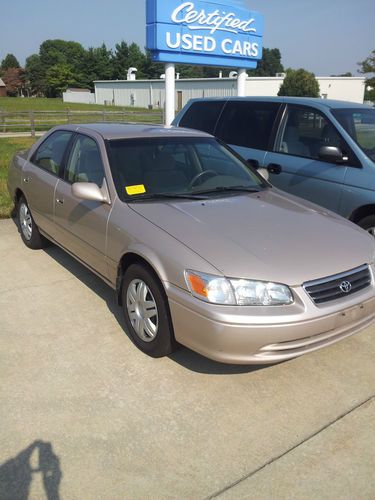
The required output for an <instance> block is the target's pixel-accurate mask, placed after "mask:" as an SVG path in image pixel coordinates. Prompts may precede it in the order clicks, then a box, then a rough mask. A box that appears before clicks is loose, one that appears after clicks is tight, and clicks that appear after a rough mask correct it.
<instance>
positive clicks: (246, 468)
mask: <svg viewBox="0 0 375 500" xmlns="http://www.w3.org/2000/svg"><path fill="white" fill-rule="evenodd" d="M374 360H375V325H374V326H372V327H370V328H368V329H366V330H364V331H362V332H361V333H359V334H357V335H355V336H352V337H350V338H347V339H345V340H343V341H341V342H339V343H338V344H336V345H333V346H331V347H328V348H325V349H323V350H320V351H317V352H314V353H312V354H309V355H306V356H303V357H301V358H298V359H295V360H293V361H289V362H287V363H283V364H279V365H275V366H269V367H262V368H261V367H248V366H228V365H222V364H219V363H215V362H213V361H209V360H207V359H205V358H203V357H201V356H199V355H198V354H195V353H193V352H192V351H190V350H188V349H185V348H181V349H180V350H179V351H178V352H176V353H175V354H173V355H172V356H170V357H167V358H163V359H151V358H149V357H147V356H145V355H144V354H142V353H141V352H140V351H138V350H137V349H136V347H134V346H133V344H132V343H131V341H130V340H129V338H128V337H127V335H126V333H125V332H124V323H123V320H122V312H121V309H120V307H118V306H117V303H116V298H115V294H114V292H113V291H112V290H111V289H110V288H108V287H107V286H106V285H105V284H104V283H102V282H101V281H100V279H99V278H97V277H96V276H94V275H93V274H92V273H90V272H89V271H87V270H86V269H85V268H84V267H83V266H82V265H80V264H79V263H77V262H76V261H75V260H74V259H73V258H71V257H70V256H69V255H67V254H66V253H64V252H63V251H62V250H60V249H59V248H57V247H55V246H50V247H48V248H46V249H45V250H39V251H32V250H29V249H27V248H26V247H25V246H24V245H23V244H22V242H21V239H20V236H19V234H18V231H17V227H16V225H15V223H14V222H13V221H12V220H6V221H0V380H1V384H0V422H1V425H0V443H1V446H0V498H28V497H29V498H47V497H48V498H58V497H61V498H64V499H81V498H85V499H97V498H103V499H107V498H108V499H122V498H132V499H137V498H140V499H141V498H142V499H145V498H152V499H155V498H156V499H157V498H189V499H190V498H192V499H193V498H194V499H197V498H202V499H203V498H211V497H217V498H223V499H224V498H233V499H234V498H236V499H238V498H298V499H300V498H348V499H349V498H350V499H352V498H374V497H375V474H374V472H373V471H374V469H375V398H374V396H375V362H374ZM22 494H23V495H24V496H23V497H22V496H21V495H22ZM25 495H26V496H25ZM27 495H28V497H27ZM48 495H49V496H48ZM53 495H55V496H53Z"/></svg>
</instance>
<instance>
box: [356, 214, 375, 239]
mask: <svg viewBox="0 0 375 500" xmlns="http://www.w3.org/2000/svg"><path fill="white" fill-rule="evenodd" d="M357 224H358V226H360V227H362V228H363V229H365V230H366V231H367V232H368V233H370V234H371V235H372V236H374V237H375V215H368V216H367V217H364V218H363V219H361V220H360V221H359V222H358V223H357Z"/></svg>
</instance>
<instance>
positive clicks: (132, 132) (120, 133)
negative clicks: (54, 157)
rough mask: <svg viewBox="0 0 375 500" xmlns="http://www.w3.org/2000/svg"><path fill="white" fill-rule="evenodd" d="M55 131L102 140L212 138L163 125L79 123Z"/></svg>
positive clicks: (62, 126) (198, 132)
mask: <svg viewBox="0 0 375 500" xmlns="http://www.w3.org/2000/svg"><path fill="white" fill-rule="evenodd" d="M56 129H57V130H59V129H63V130H74V131H75V132H96V133H98V134H100V135H101V136H102V137H103V139H108V140H113V139H135V138H150V137H159V138H160V137H206V138H207V137H212V136H211V135H210V134H207V133H206V132H201V131H198V130H192V129H187V128H180V127H171V126H165V125H145V124H136V123H111V122H106V123H81V124H75V125H61V126H59V127H57V128H56Z"/></svg>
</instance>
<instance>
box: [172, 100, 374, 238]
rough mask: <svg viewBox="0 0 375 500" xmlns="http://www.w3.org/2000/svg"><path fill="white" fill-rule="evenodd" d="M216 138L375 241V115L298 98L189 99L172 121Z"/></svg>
mask: <svg viewBox="0 0 375 500" xmlns="http://www.w3.org/2000/svg"><path fill="white" fill-rule="evenodd" d="M173 124H174V125H178V126H181V127H188V128H194V129H198V130H203V131H205V132H208V133H210V134H212V135H215V136H217V137H219V138H220V139H222V140H224V141H225V142H226V143H227V144H229V145H230V146H231V147H232V148H233V149H235V150H236V151H237V152H238V153H240V154H241V155H242V156H243V157H244V158H245V159H246V160H248V161H249V163H251V164H252V165H253V166H255V167H256V168H259V167H264V168H266V169H267V170H268V172H269V175H270V181H271V182H272V184H274V185H275V186H276V187H278V188H280V189H283V190H284V191H287V192H288V193H291V194H295V195H297V196H301V197H302V198H305V199H307V200H310V201H313V202H314V203H317V204H319V205H321V206H323V207H326V208H329V209H330V210H333V211H334V212H337V213H339V214H341V215H342V216H344V217H346V218H347V219H349V220H351V221H353V222H355V223H356V224H358V225H360V226H361V227H363V228H364V229H366V230H367V231H369V232H370V233H371V234H372V235H373V236H375V109H373V108H371V107H369V106H364V105H360V104H353V103H349V102H342V101H330V100H325V99H308V98H297V97H290V98H286V97H243V98H234V97H233V98H232V97H231V98H227V99H223V98H213V99H195V100H191V101H189V103H188V104H187V105H186V106H185V108H184V109H183V110H182V111H181V112H180V113H179V115H178V116H177V117H176V119H175V120H174V122H173Z"/></svg>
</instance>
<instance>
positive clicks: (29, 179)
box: [23, 177, 31, 184]
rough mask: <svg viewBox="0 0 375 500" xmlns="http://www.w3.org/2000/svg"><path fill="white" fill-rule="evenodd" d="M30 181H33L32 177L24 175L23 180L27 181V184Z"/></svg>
mask: <svg viewBox="0 0 375 500" xmlns="http://www.w3.org/2000/svg"><path fill="white" fill-rule="evenodd" d="M30 181H31V177H24V178H23V182H25V183H26V184H27V183H28V182H30Z"/></svg>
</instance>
